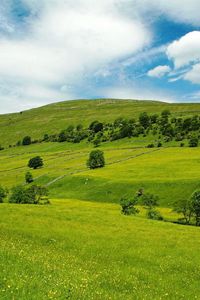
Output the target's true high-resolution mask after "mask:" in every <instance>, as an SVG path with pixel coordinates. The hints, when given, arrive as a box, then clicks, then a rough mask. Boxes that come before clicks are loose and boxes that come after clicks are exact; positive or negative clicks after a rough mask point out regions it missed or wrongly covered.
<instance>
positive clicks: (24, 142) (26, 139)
mask: <svg viewBox="0 0 200 300" xmlns="http://www.w3.org/2000/svg"><path fill="white" fill-rule="evenodd" d="M30 144H31V137H30V136H25V137H24V138H23V140H22V145H23V146H27V145H30Z"/></svg>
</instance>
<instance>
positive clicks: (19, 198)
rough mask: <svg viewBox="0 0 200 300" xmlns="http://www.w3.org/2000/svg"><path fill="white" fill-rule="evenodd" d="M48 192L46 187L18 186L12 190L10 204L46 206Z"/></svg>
mask: <svg viewBox="0 0 200 300" xmlns="http://www.w3.org/2000/svg"><path fill="white" fill-rule="evenodd" d="M47 196H48V190H47V188H46V187H43V186H37V185H33V186H31V187H29V188H26V187H24V186H22V185H18V186H16V187H14V188H13V189H12V194H11V196H10V198H9V202H10V203H16V204H48V203H49V200H48V198H47Z"/></svg>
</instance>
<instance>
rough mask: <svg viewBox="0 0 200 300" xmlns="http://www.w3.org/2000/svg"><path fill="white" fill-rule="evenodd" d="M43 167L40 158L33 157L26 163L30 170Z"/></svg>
mask: <svg viewBox="0 0 200 300" xmlns="http://www.w3.org/2000/svg"><path fill="white" fill-rule="evenodd" d="M42 166H43V160H42V158H41V157H40V156H36V157H33V158H31V159H30V160H29V162H28V167H29V168H32V169H37V168H40V167H42Z"/></svg>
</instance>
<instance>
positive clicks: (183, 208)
mask: <svg viewBox="0 0 200 300" xmlns="http://www.w3.org/2000/svg"><path fill="white" fill-rule="evenodd" d="M174 211H175V212H177V213H179V214H182V215H183V218H180V219H179V221H184V222H185V224H188V225H189V224H190V221H191V218H192V216H193V207H192V201H191V199H180V200H178V201H176V202H175V203H174Z"/></svg>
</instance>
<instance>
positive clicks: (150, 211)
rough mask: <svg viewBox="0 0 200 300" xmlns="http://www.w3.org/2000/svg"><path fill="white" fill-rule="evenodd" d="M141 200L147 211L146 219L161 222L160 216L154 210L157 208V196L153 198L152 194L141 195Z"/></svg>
mask: <svg viewBox="0 0 200 300" xmlns="http://www.w3.org/2000/svg"><path fill="white" fill-rule="evenodd" d="M140 199H141V203H142V205H144V206H145V208H146V209H147V213H146V215H147V218H148V219H152V220H160V221H161V220H163V217H162V215H161V214H160V212H159V211H158V210H156V209H155V207H156V206H158V200H159V198H158V196H155V195H153V194H143V195H142V197H141V198H140Z"/></svg>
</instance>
